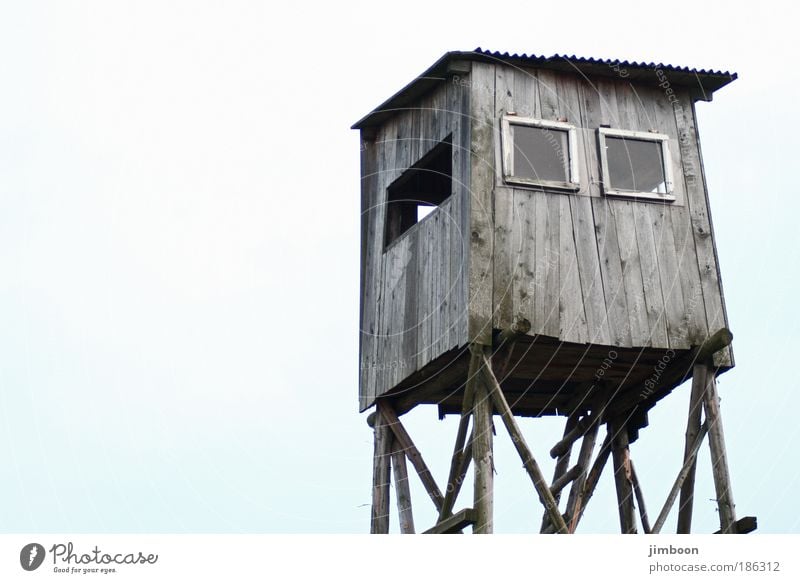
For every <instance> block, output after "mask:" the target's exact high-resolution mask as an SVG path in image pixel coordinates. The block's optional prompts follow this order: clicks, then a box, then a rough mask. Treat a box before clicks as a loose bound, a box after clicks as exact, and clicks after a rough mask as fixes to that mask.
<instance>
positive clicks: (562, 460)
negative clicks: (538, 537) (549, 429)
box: [539, 415, 578, 533]
mask: <svg viewBox="0 0 800 583" xmlns="http://www.w3.org/2000/svg"><path fill="white" fill-rule="evenodd" d="M577 424H578V415H570V416H569V417H567V422H566V423H565V424H564V437H566V436H567V435H569V434H570V432H571V431H572V430H573V429H574V428H575V426H576V425H577ZM571 452H572V448H569V449H567V451H566V452H565V453H564V454H562V455H561V456H560V457H559V458H558V461H557V462H556V467H555V470H553V481H552V482H551V483H552V484H555V483H556V482H557V481H558V480H559V478H561V477H562V476H563V475H564V474H565V473H566V472H567V470H568V469H569V458H570V455H571ZM550 491H551V492H552V491H553V487H552V486H551V487H550ZM553 498H554V499H555V501H556V504H558V503H559V502H560V499H561V489H559V490H558V492H557V493H556V492H554V493H553ZM548 524H550V514H549V513H548V512H547V511H546V510H545V512H544V516H542V526H541V528H540V529H539V532H541V533H544V531H545V529H546V528H547V525H548Z"/></svg>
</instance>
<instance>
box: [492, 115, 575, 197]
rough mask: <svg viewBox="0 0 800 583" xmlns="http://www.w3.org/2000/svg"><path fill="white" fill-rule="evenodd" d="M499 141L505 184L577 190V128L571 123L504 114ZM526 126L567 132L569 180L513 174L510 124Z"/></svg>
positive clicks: (512, 144)
mask: <svg viewBox="0 0 800 583" xmlns="http://www.w3.org/2000/svg"><path fill="white" fill-rule="evenodd" d="M501 124H502V127H501V141H502V165H503V181H504V182H506V183H507V184H514V185H517V186H537V187H540V188H547V189H554V190H566V191H570V192H577V191H578V190H580V186H581V184H580V173H579V170H578V169H579V167H580V165H579V163H578V129H577V127H575V126H574V125H573V124H571V123H567V122H563V121H550V120H546V119H537V118H532V117H519V116H516V115H504V116H503V117H502V120H501ZM512 125H519V126H527V127H534V128H543V129H549V130H556V131H561V132H566V134H567V155H568V156H569V162H568V165H567V167H568V169H569V180H568V181H567V182H563V181H561V180H536V179H535V178H523V177H520V176H514V175H513V174H512V170H513V168H514V140H513V137H512V134H511V126H512Z"/></svg>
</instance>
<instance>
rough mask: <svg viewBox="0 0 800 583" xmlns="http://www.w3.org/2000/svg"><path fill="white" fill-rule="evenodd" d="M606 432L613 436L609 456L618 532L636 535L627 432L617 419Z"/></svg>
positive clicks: (623, 424)
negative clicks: (614, 489) (618, 526)
mask: <svg viewBox="0 0 800 583" xmlns="http://www.w3.org/2000/svg"><path fill="white" fill-rule="evenodd" d="M608 431H609V433H611V434H613V436H614V437H613V440H612V445H611V455H612V457H613V459H614V484H615V485H616V489H617V506H618V508H619V525H620V531H621V532H622V534H636V517H635V515H634V508H633V500H634V496H633V484H632V481H631V456H630V450H629V448H628V430H627V428H626V427H625V423H624V420H621V419H617V420H615V421H614V422H613V423H609V424H608Z"/></svg>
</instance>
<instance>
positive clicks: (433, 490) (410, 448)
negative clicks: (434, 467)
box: [377, 401, 444, 512]
mask: <svg viewBox="0 0 800 583" xmlns="http://www.w3.org/2000/svg"><path fill="white" fill-rule="evenodd" d="M377 409H378V414H379V415H378V416H379V417H381V418H383V419H384V420H385V422H386V425H387V427H388V428H389V430H390V431H391V432H392V433H394V437H395V439H396V440H397V441H398V443H399V444H400V447H401V448H402V449H403V451H404V452H405V454H406V457H408V460H409V461H410V462H411V464H412V465H413V466H414V469H415V470H417V474H418V475H419V479H420V480H422V485H423V486H425V490H426V491H427V492H428V496H430V497H431V500H432V501H433V503H434V505H435V506H436V510H437V512H438V511H441V509H442V502H443V501H444V496H442V492H441V491H440V490H439V487H438V486H437V485H436V481H435V480H434V479H433V474H431V471H430V470H429V469H428V466H427V465H426V464H425V460H423V459H422V454H421V453H420V452H419V450H418V449H417V446H416V445H414V442H413V441H411V436H410V435H409V434H408V432H407V431H406V428H405V427H403V424H402V423H400V419H399V418H398V417H397V414H396V413H395V412H394V409H392V407H391V405H390V404H389V403H387V402H386V401H378V403H377Z"/></svg>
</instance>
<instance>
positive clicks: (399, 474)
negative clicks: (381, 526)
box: [392, 439, 414, 534]
mask: <svg viewBox="0 0 800 583" xmlns="http://www.w3.org/2000/svg"><path fill="white" fill-rule="evenodd" d="M392 470H393V472H394V488H395V492H396V493H397V515H398V517H399V519H400V532H401V533H402V534H414V512H413V510H412V507H411V489H410V488H409V487H408V467H407V466H406V454H405V453H404V452H403V450H402V449H401V448H400V444H399V442H398V441H397V440H396V439H395V440H394V447H393V448H392Z"/></svg>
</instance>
